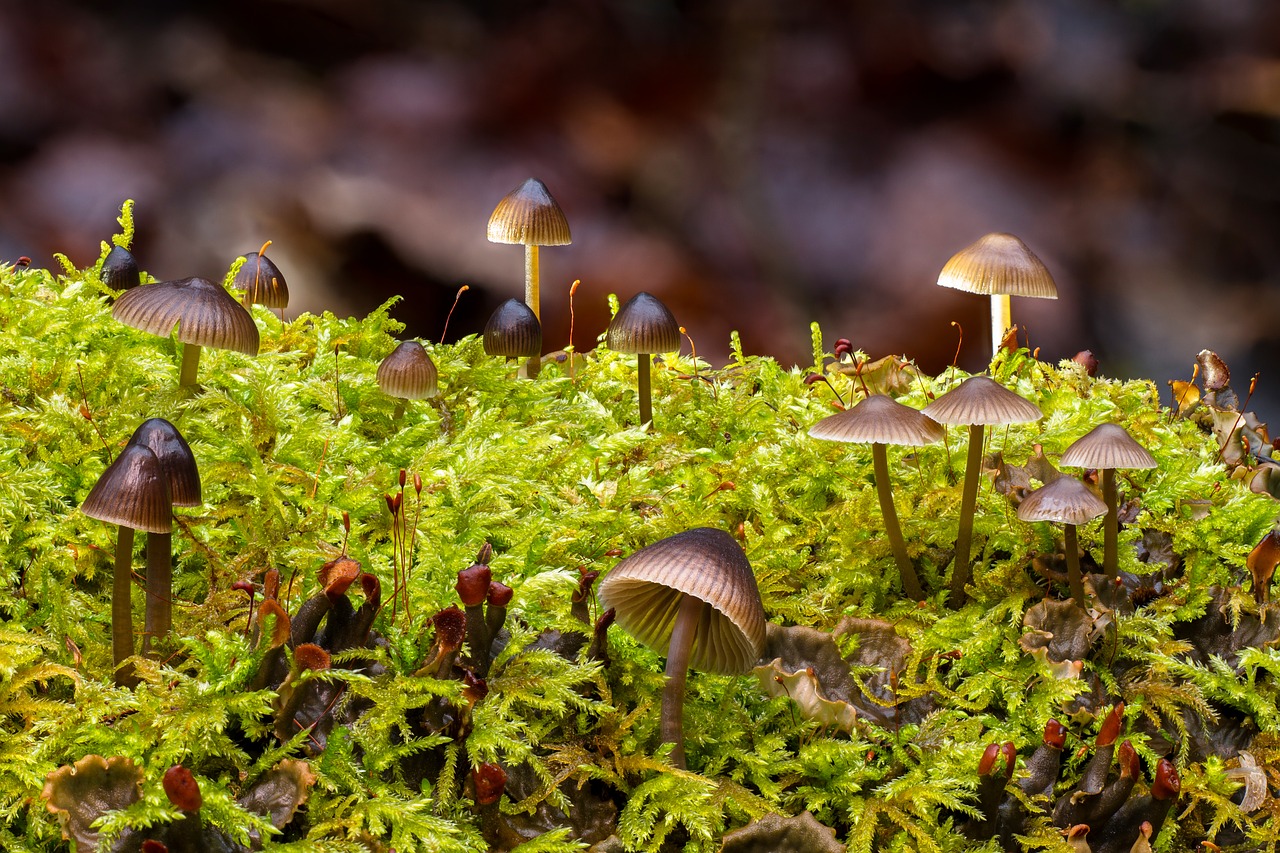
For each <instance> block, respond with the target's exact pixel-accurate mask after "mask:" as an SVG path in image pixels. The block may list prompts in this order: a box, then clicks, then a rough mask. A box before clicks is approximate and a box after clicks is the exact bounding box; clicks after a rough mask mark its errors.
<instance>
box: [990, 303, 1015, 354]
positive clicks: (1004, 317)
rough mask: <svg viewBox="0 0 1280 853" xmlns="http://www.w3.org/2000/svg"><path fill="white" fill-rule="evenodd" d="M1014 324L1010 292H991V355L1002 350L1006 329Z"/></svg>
mask: <svg viewBox="0 0 1280 853" xmlns="http://www.w3.org/2000/svg"><path fill="white" fill-rule="evenodd" d="M1011 325H1013V312H1012V311H1010V309H1009V294H1007V293H993V294H991V357H992V358H995V357H996V353H998V352H1000V342H1001V341H1003V340H1004V333H1005V331H1006V330H1007V329H1008V328H1009V327H1010V326H1011Z"/></svg>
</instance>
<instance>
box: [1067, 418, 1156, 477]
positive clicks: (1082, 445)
mask: <svg viewBox="0 0 1280 853" xmlns="http://www.w3.org/2000/svg"><path fill="white" fill-rule="evenodd" d="M1060 464H1062V465H1063V466H1065V467H1069V468H1099V469H1102V468H1154V467H1156V458H1155V457H1154V456H1152V455H1151V454H1150V453H1148V452H1147V449H1146V448H1145V447H1143V446H1142V445H1141V444H1138V442H1137V441H1135V440H1134V438H1133V436H1131V435H1129V433H1128V431H1127V430H1125V428H1124V427H1122V426H1120V425H1119V424H1098V426H1096V427H1094V428H1093V429H1091V430H1090V431H1089V432H1088V433H1086V434H1085V435H1082V436H1081V437H1080V438H1077V439H1076V440H1075V441H1074V442H1072V443H1071V446H1070V447H1068V448H1067V449H1066V450H1065V451H1063V453H1062V459H1061V462H1060Z"/></svg>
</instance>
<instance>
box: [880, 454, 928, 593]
mask: <svg viewBox="0 0 1280 853" xmlns="http://www.w3.org/2000/svg"><path fill="white" fill-rule="evenodd" d="M871 460H872V463H873V465H874V469H875V477H876V495H877V496H878V497H879V498H880V514H881V515H882V516H884V531H885V533H887V534H888V535H889V545H890V547H892V548H893V559H894V560H896V561H897V563H898V574H900V575H901V576H902V591H903V592H905V593H906V594H907V595H909V596H910V597H911V598H912V599H914V600H916V601H923V600H924V590H923V589H921V588H920V579H919V578H917V577H916V568H915V566H914V565H912V563H911V558H910V557H908V556H907V543H906V542H905V541H903V539H902V528H901V527H900V526H899V525H898V512H897V510H896V509H895V508H894V505H893V492H892V491H891V490H890V486H889V451H888V448H887V447H886V446H885V445H884V444H881V443H879V442H876V443H874V444H872V445H871Z"/></svg>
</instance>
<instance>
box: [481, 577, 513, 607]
mask: <svg viewBox="0 0 1280 853" xmlns="http://www.w3.org/2000/svg"><path fill="white" fill-rule="evenodd" d="M513 595H515V592H514V591H513V590H512V589H511V587H509V586H507V585H506V584H504V583H499V582H498V581H490V582H489V591H488V593H486V594H485V601H487V602H489V606H490V607H506V606H507V605H508V604H510V603H511V596H513Z"/></svg>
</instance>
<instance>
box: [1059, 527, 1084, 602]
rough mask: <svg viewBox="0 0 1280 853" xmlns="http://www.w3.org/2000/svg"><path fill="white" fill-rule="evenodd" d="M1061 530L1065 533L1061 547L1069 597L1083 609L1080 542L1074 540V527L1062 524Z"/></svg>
mask: <svg viewBox="0 0 1280 853" xmlns="http://www.w3.org/2000/svg"><path fill="white" fill-rule="evenodd" d="M1063 528H1064V529H1065V531H1066V532H1065V533H1064V534H1063V537H1062V540H1063V541H1062V545H1063V547H1064V548H1066V551H1067V583H1068V585H1070V587H1071V597H1072V598H1074V599H1075V600H1076V604H1078V605H1079V606H1081V607H1084V575H1082V574H1081V573H1080V542H1079V540H1078V539H1077V538H1076V526H1075V525H1074V524H1064V525H1063Z"/></svg>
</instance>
